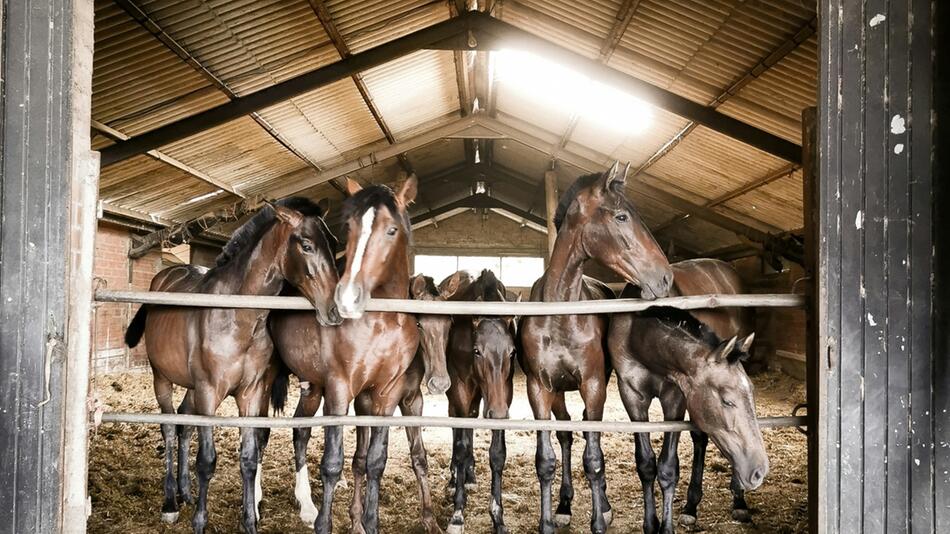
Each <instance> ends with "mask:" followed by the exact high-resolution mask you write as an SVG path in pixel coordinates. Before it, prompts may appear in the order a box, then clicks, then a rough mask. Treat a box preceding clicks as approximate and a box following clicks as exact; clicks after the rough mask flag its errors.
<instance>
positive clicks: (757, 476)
mask: <svg viewBox="0 0 950 534" xmlns="http://www.w3.org/2000/svg"><path fill="white" fill-rule="evenodd" d="M763 480H765V471H764V470H763V469H761V468H759V469H756V470H755V471H753V472H752V476H751V477H750V478H749V482H751V483H752V489H755V488H758V487H759V486H760V485H761V484H762V481H763Z"/></svg>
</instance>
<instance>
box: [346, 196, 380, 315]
mask: <svg viewBox="0 0 950 534" xmlns="http://www.w3.org/2000/svg"><path fill="white" fill-rule="evenodd" d="M375 219H376V208H370V209H368V210H366V213H364V214H363V217H362V221H361V226H360V237H359V239H358V240H357V241H356V251H355V252H354V253H353V263H352V265H351V266H350V278H349V280H347V282H346V285H345V286H343V291H342V292H340V302H337V306H339V308H340V314H341V315H343V316H344V317H347V316H348V314H350V313H351V312H353V311H354V310H353V307H354V306H355V305H356V298H357V294H356V284H355V283H354V282H353V281H354V280H356V276H357V275H358V274H359V272H360V269H362V268H363V256H364V255H365V254H366V244H367V243H368V242H369V236H370V235H371V234H372V233H373V221H374V220H375Z"/></svg>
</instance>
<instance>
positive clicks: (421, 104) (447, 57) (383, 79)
mask: <svg viewBox="0 0 950 534" xmlns="http://www.w3.org/2000/svg"><path fill="white" fill-rule="evenodd" d="M363 81H364V82H366V88H367V89H368V90H369V93H370V95H371V96H372V97H373V101H374V102H375V103H376V107H377V109H379V112H380V113H381V114H382V115H383V117H385V120H386V123H387V124H388V125H389V129H390V130H392V132H393V136H394V137H396V140H400V139H403V138H405V137H408V136H411V135H412V134H413V133H415V132H417V131H418V128H419V127H420V126H422V125H426V126H429V127H432V126H433V125H437V123H439V122H441V120H443V119H446V118H448V117H451V116H454V115H456V114H457V113H458V110H459V95H458V86H457V85H456V83H455V60H454V59H453V57H452V53H451V52H446V51H440V50H420V51H418V52H415V53H412V54H409V55H407V56H404V57H401V58H399V59H397V60H395V61H390V62H389V63H386V64H384V65H380V66H379V67H376V68H374V69H370V70H368V71H366V72H365V73H364V74H363ZM453 118H454V117H453Z"/></svg>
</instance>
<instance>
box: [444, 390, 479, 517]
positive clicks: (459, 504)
mask: <svg viewBox="0 0 950 534" xmlns="http://www.w3.org/2000/svg"><path fill="white" fill-rule="evenodd" d="M446 396H447V397H448V400H449V414H450V415H451V416H453V417H471V413H472V406H473V405H474V406H476V408H475V410H476V413H478V412H477V410H478V408H477V406H478V399H477V397H476V395H475V394H474V392H472V391H470V390H469V388H468V387H466V386H465V385H464V384H462V383H457V384H453V385H452V387H450V388H449V390H448V391H447V392H446ZM472 435H473V434H470V433H469V432H468V431H467V430H466V429H455V431H454V432H453V437H454V440H453V441H452V458H453V459H454V464H453V465H452V478H454V479H455V482H456V484H455V488H454V490H453V498H452V501H453V511H452V518H451V519H450V520H449V525H448V527H447V528H446V531H447V532H448V533H449V534H460V533H461V532H463V531H464V529H465V516H464V512H465V504H466V500H467V497H468V495H467V492H468V481H467V474H466V473H467V472H468V468H469V463H470V462H469V459H470V457H471V455H470V445H469V443H468V440H469V439H470V436H472ZM459 482H461V484H460V483H459Z"/></svg>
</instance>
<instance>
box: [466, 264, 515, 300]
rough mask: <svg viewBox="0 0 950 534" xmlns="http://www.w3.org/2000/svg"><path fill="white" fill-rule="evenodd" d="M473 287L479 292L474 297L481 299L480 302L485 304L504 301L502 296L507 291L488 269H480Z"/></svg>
mask: <svg viewBox="0 0 950 534" xmlns="http://www.w3.org/2000/svg"><path fill="white" fill-rule="evenodd" d="M473 287H475V290H476V291H478V292H479V293H478V294H477V295H476V296H477V297H482V300H483V301H485V302H504V301H505V297H504V296H503V295H505V294H507V289H506V288H505V286H504V284H502V283H501V281H499V280H498V277H496V276H495V273H494V272H492V271H491V270H490V269H482V272H481V274H479V275H478V280H476V281H475V284H473Z"/></svg>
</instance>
